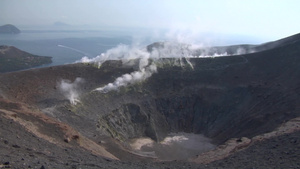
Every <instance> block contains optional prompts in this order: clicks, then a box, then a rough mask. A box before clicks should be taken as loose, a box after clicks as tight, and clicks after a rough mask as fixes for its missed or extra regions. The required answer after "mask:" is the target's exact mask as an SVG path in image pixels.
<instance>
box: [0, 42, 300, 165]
mask: <svg viewBox="0 0 300 169" xmlns="http://www.w3.org/2000/svg"><path fill="white" fill-rule="evenodd" d="M299 56H300V42H299V41H296V42H295V43H287V44H286V45H284V44H281V45H280V46H278V47H275V48H272V49H269V50H265V51H261V52H257V53H252V54H246V55H238V56H227V57H218V58H197V59H190V62H191V63H192V64H193V67H194V69H192V68H191V67H190V66H189V64H185V66H183V67H180V66H173V64H172V63H173V62H175V60H174V59H162V60H161V61H160V62H159V63H157V65H158V70H157V73H155V74H153V75H152V76H151V77H150V78H148V79H146V80H145V81H142V82H139V83H136V84H133V85H129V86H126V87H121V88H120V89H119V91H111V92H107V93H101V92H97V91H93V90H94V89H96V88H98V87H102V86H104V85H106V84H107V83H110V82H113V81H114V80H115V79H116V78H117V77H120V76H122V75H123V74H125V73H131V72H133V71H134V70H135V69H134V67H129V66H124V65H122V62H121V61H107V62H105V63H103V64H102V66H101V67H100V68H97V67H96V66H94V65H92V64H91V65H89V64H73V65H65V66H57V67H49V68H42V69H36V70H28V71H22V72H14V73H6V74H2V75H0V86H1V88H0V98H2V99H4V100H10V101H11V102H16V103H22V104H27V105H30V107H31V108H32V109H34V110H37V109H39V110H40V111H42V112H43V113H44V114H46V115H48V116H51V117H53V118H54V119H56V120H57V121H59V122H62V123H66V124H68V125H69V126H70V127H72V128H73V129H74V130H75V131H78V132H79V133H80V134H81V135H80V138H81V137H84V138H87V139H90V140H91V141H93V142H95V143H97V144H99V145H101V147H104V148H105V149H106V150H107V151H108V152H110V153H111V154H112V155H113V156H115V157H116V158H119V159H120V160H124V161H128V160H129V161H130V160H133V159H134V160H139V161H143V160H145V159H143V158H141V157H137V156H135V155H132V154H130V153H128V152H127V147H126V145H127V142H128V140H130V139H133V138H140V137H149V138H151V139H153V140H155V141H161V140H163V139H164V137H165V136H166V135H167V134H169V133H171V132H187V133H196V134H203V135H205V136H206V137H208V138H210V139H212V141H213V142H214V143H215V144H223V143H225V142H226V141H227V140H229V139H231V138H240V137H248V138H252V137H254V136H257V135H260V134H263V133H267V132H271V131H273V130H274V129H275V128H277V127H278V126H280V125H281V124H282V123H284V122H286V121H289V120H291V119H293V118H296V117H299V115H300V114H299V108H300V103H299V94H300V81H299V77H300V66H299V63H300V57H299ZM78 78H81V79H82V80H78ZM76 79H77V80H76ZM62 80H64V81H66V80H69V83H67V84H74V86H72V85H71V86H72V87H71V89H72V90H69V92H67V93H64V92H62V90H60V86H61V84H62ZM76 82H78V83H76ZM79 82H80V83H79ZM75 84H76V85H75ZM71 94H76V95H79V100H80V102H78V103H77V104H76V105H72V104H70V102H69V100H68V97H70V95H71ZM66 96H68V97H66ZM5 105H6V104H4V106H2V108H1V109H4V110H5V109H6V108H5ZM3 112H4V111H3ZM62 139H64V138H62ZM275 140H276V139H275ZM67 141H68V140H67ZM296 143H297V142H296ZM253 144H254V143H253ZM85 146H86V145H85ZM83 147H84V145H83ZM262 147H263V145H262ZM85 150H86V151H89V150H90V149H88V147H85ZM243 153H246V154H247V151H243ZM79 157H80V155H79ZM249 159H251V158H250V157H249ZM214 164H215V163H214ZM214 164H212V165H214ZM151 165H153V164H151ZM229 166H230V165H229ZM232 166H233V167H234V166H235V164H232ZM283 168H284V167H283Z"/></svg>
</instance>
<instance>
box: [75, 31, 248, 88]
mask: <svg viewBox="0 0 300 169" xmlns="http://www.w3.org/2000/svg"><path fill="white" fill-rule="evenodd" d="M178 38H179V40H178V41H175V42H160V43H155V44H153V46H152V48H151V49H150V51H148V50H149V49H146V48H141V47H138V46H128V45H124V44H120V45H118V46H117V47H115V48H112V49H109V50H108V51H107V52H105V53H102V54H100V55H99V56H97V57H94V58H88V57H83V58H82V59H81V60H80V61H78V62H82V63H91V62H92V63H96V64H98V68H100V67H101V65H102V64H103V63H104V62H105V61H107V60H121V61H122V64H123V65H129V66H133V65H134V64H135V62H133V61H132V60H134V59H138V60H139V65H138V68H139V70H137V71H134V72H132V73H128V74H124V75H122V76H120V77H118V78H117V79H116V80H115V81H114V82H112V83H108V84H107V85H105V86H102V87H99V88H96V89H95V91H100V92H103V93H106V92H109V91H112V90H118V89H119V88H120V87H123V86H127V85H132V84H135V83H138V82H141V81H144V80H146V79H147V78H149V77H150V76H152V74H153V73H156V72H157V65H156V64H157V63H159V64H160V65H164V64H165V63H164V61H162V58H175V61H174V62H173V63H172V64H173V65H174V66H181V67H184V66H186V65H187V66H188V67H190V68H192V69H194V66H193V63H192V62H191V61H190V58H206V57H221V56H229V54H227V52H224V53H217V52H215V53H214V54H211V53H212V52H211V50H210V49H209V48H205V47H203V45H201V44H187V43H181V42H180V41H184V40H183V38H182V37H181V36H179V37H178ZM197 50H200V51H201V53H200V55H198V56H197V55H196V53H195V52H196V51H197ZM245 53H246V51H245V50H244V49H243V48H238V50H237V51H236V53H235V54H234V55H240V54H245ZM150 59H151V60H152V61H151V63H150V62H149V60H150ZM167 64H169V62H168V63H167Z"/></svg>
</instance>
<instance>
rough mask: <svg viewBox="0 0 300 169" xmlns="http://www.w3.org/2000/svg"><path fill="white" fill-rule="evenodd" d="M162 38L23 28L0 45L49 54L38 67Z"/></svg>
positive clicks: (235, 39)
mask: <svg viewBox="0 0 300 169" xmlns="http://www.w3.org/2000/svg"><path fill="white" fill-rule="evenodd" d="M208 37H211V36H208ZM204 39H205V38H204ZM215 39H216V42H214V43H211V45H217V46H218V45H222V46H223V45H232V44H241V43H242V44H245V43H247V42H250V43H251V44H253V42H254V44H257V43H259V41H257V40H253V39H251V38H249V37H246V38H245V37H241V36H232V35H231V36H226V37H225V38H223V39H222V38H221V39H220V38H219V36H218V37H217V38H215ZM163 40H164V39H161V37H157V38H153V37H151V36H150V37H147V36H145V37H139V36H135V35H134V34H132V33H126V32H125V33H124V32H118V31H100V30H99V31H98V30H23V31H22V32H21V33H20V34H0V45H8V46H15V47H16V48H19V49H21V50H23V51H26V52H29V53H31V54H35V55H40V56H51V57H52V63H51V64H48V65H43V66H40V67H47V66H55V65H64V64H70V63H74V62H76V61H78V60H80V59H81V58H82V57H84V56H87V57H89V58H94V57H96V56H98V55H100V54H101V53H105V52H106V51H107V50H109V49H112V48H114V47H117V46H118V45H120V44H123V45H129V46H130V45H139V46H141V47H145V46H146V45H149V44H151V43H153V42H156V41H163ZM206 41H207V40H206ZM209 41H211V38H209ZM220 42H221V43H220Z"/></svg>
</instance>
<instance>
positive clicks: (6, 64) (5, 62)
mask: <svg viewBox="0 0 300 169" xmlns="http://www.w3.org/2000/svg"><path fill="white" fill-rule="evenodd" d="M50 63H52V57H48V56H38V55H33V54H30V53H27V52H25V51H22V50H20V49H18V48H16V47H13V46H0V73H5V72H12V71H18V70H23V69H29V68H33V67H37V66H41V65H44V64H50Z"/></svg>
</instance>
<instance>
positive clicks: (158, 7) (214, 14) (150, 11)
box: [0, 0, 300, 41]
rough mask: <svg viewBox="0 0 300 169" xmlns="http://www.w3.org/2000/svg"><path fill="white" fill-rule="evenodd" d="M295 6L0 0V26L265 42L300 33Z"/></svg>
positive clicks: (223, 0) (217, 0) (278, 1)
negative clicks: (231, 37)
mask: <svg viewBox="0 0 300 169" xmlns="http://www.w3.org/2000/svg"><path fill="white" fill-rule="evenodd" d="M299 6H300V1H297V0H284V1H283V0H265V1H259V0H251V1H250V0H249V1H248V0H247V1H239V0H212V1H199V0H198V1H197V0H190V1H183V0H175V1H171V0H151V1H138V0H126V1H120V0H111V1H106V0H101V1H97V0H85V1H83V0H74V1H68V0H43V1H40V0H26V1H20V0H1V1H0V25H3V24H14V25H16V26H20V27H21V28H22V29H45V28H48V29H69V28H72V29H85V30H87V29H91V30H117V31H119V30H121V31H122V30H130V31H132V32H135V31H137V33H138V31H139V30H141V31H142V32H143V31H144V32H145V31H146V32H148V33H149V34H152V35H153V36H161V32H164V33H165V34H164V35H165V36H170V37H174V38H177V39H181V40H182V39H188V40H190V39H193V38H194V39H197V38H198V39H199V38H201V34H202V35H203V34H206V33H207V34H211V35H215V36H218V35H224V34H225V35H243V36H249V37H253V38H258V39H261V40H262V41H269V40H276V39H280V38H283V37H287V36H290V35H293V34H296V33H299V30H300V23H299V22H297V21H298V20H299V19H300V10H299V9H298V7H299ZM57 22H61V23H57ZM54 23H57V24H54ZM64 27H65V28H64ZM67 27H69V28H67ZM166 32H167V33H166Z"/></svg>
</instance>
